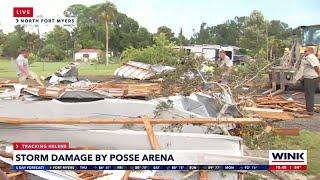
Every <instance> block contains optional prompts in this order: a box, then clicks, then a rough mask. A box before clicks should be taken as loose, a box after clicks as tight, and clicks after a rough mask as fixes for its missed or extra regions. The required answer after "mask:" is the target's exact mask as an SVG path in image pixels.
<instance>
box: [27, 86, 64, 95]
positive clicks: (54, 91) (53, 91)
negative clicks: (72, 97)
mask: <svg viewBox="0 0 320 180" xmlns="http://www.w3.org/2000/svg"><path fill="white" fill-rule="evenodd" d="M23 90H24V91H25V92H27V93H30V94H32V95H35V96H39V97H43V98H59V97H60V96H61V95H62V94H63V93H64V92H65V91H66V89H65V88H56V87H51V88H49V87H47V88H43V87H40V88H31V87H28V88H24V89H23Z"/></svg>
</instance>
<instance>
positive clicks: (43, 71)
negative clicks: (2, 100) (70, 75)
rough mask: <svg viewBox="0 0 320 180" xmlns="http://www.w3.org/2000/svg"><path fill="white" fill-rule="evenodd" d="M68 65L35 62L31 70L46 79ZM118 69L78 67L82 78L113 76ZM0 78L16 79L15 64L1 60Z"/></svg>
mask: <svg viewBox="0 0 320 180" xmlns="http://www.w3.org/2000/svg"><path fill="white" fill-rule="evenodd" d="M67 64H68V62H45V63H42V62H35V63H32V64H31V65H30V69H31V70H32V71H33V72H35V73H37V74H38V75H39V76H45V77H46V76H48V75H51V74H52V73H54V72H55V71H57V70H58V69H60V68H61V67H63V66H66V65H67ZM117 67H118V64H109V65H108V66H105V65H104V64H99V65H90V64H82V65H79V66H78V69H79V75H81V76H87V75H88V76H89V75H90V76H98V75H99V76H101V75H113V73H114V71H115V70H116V68H117ZM0 77H16V69H15V64H14V63H13V62H11V61H9V60H5V59H0Z"/></svg>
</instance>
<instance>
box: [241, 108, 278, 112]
mask: <svg viewBox="0 0 320 180" xmlns="http://www.w3.org/2000/svg"><path fill="white" fill-rule="evenodd" d="M243 110H245V111H253V112H278V113H281V112H283V110H282V109H267V108H255V107H244V108H243Z"/></svg>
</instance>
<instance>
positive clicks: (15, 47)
mask: <svg viewBox="0 0 320 180" xmlns="http://www.w3.org/2000/svg"><path fill="white" fill-rule="evenodd" d="M0 38H1V36H0ZM1 39H2V40H1ZM1 39H0V40H1V41H2V42H3V55H4V56H7V57H17V56H18V54H19V53H20V52H19V50H21V49H29V51H30V52H34V53H36V52H37V51H38V49H39V47H40V43H41V40H40V39H39V36H38V35H36V34H34V33H29V32H26V31H25V29H24V27H23V26H20V25H19V26H15V31H14V32H11V33H9V34H8V35H6V36H4V35H2V38H1Z"/></svg>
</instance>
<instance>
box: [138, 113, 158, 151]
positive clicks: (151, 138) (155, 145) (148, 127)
mask: <svg viewBox="0 0 320 180" xmlns="http://www.w3.org/2000/svg"><path fill="white" fill-rule="evenodd" d="M142 119H143V123H144V126H145V128H146V132H147V135H148V138H149V142H150V145H151V148H152V150H158V149H159V147H160V146H159V143H158V140H157V138H156V135H155V134H154V131H153V128H152V125H151V123H150V120H149V118H148V117H143V118H142Z"/></svg>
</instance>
